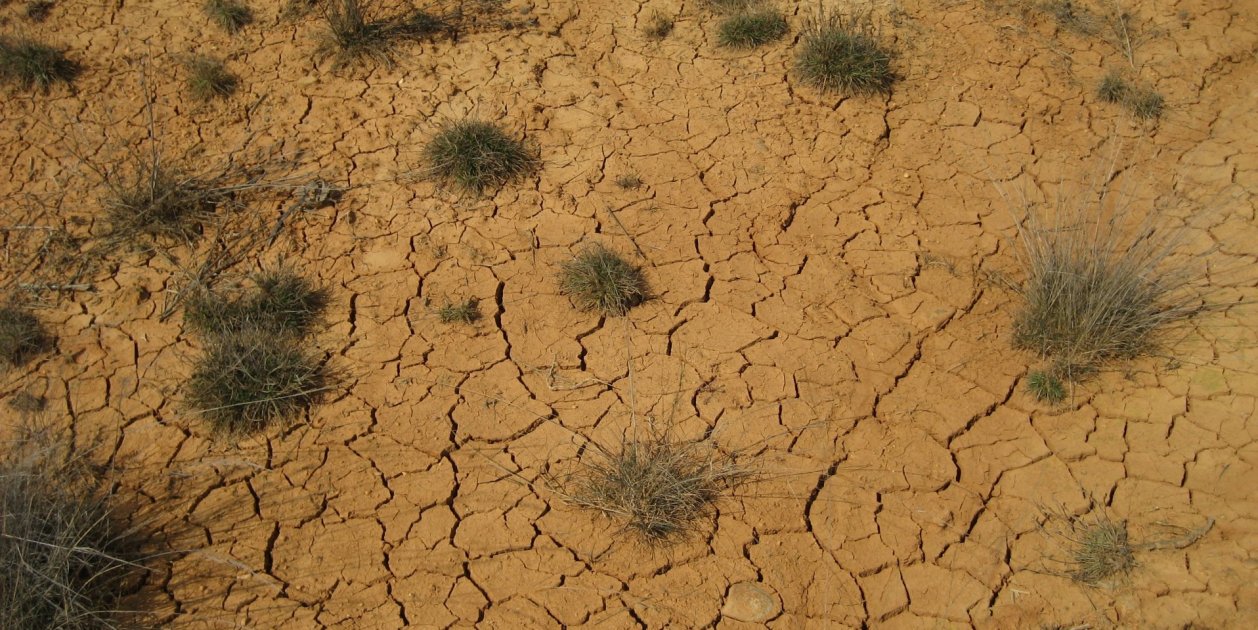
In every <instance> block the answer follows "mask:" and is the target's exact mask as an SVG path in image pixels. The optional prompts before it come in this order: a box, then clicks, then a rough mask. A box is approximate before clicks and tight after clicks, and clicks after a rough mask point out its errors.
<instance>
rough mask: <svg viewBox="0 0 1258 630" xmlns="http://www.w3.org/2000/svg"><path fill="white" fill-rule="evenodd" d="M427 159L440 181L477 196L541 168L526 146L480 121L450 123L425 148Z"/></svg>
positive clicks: (493, 126) (495, 127)
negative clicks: (538, 167)
mask: <svg viewBox="0 0 1258 630" xmlns="http://www.w3.org/2000/svg"><path fill="white" fill-rule="evenodd" d="M424 158H425V161H426V162H427V163H428V164H429V166H430V168H431V170H432V172H433V173H434V174H435V175H436V176H437V177H438V178H439V179H441V180H444V181H446V182H449V183H452V184H455V185H457V186H458V187H460V188H462V189H463V190H465V191H468V192H474V193H477V194H481V193H484V192H485V191H486V190H489V189H494V188H497V187H499V186H502V185H505V184H508V183H510V182H512V181H515V180H517V179H520V178H522V177H524V176H526V175H528V174H529V173H532V172H533V171H534V170H536V168H537V159H536V158H535V157H533V154H532V153H531V152H530V151H529V150H528V148H526V147H525V145H524V143H523V142H520V141H519V140H516V139H515V138H512V137H511V136H509V135H507V133H506V132H505V131H503V130H502V129H501V128H499V127H498V126H497V125H494V124H492V123H488V122H483V121H480V120H461V121H454V122H448V123H446V124H445V125H444V126H443V127H442V128H441V129H440V130H438V131H437V135H436V136H434V137H433V139H432V140H430V141H429V142H428V145H427V146H426V147H424Z"/></svg>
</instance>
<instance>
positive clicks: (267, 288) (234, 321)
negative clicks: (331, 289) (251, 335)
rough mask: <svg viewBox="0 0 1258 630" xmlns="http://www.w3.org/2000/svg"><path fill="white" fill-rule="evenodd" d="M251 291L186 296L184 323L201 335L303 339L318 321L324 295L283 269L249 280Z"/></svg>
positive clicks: (297, 276) (323, 303) (204, 292)
mask: <svg viewBox="0 0 1258 630" xmlns="http://www.w3.org/2000/svg"><path fill="white" fill-rule="evenodd" d="M253 281H254V284H255V289H254V290H253V291H252V292H250V293H248V294H245V295H240V296H235V297H227V296H224V295H221V294H217V293H213V292H211V291H208V290H202V291H200V292H197V293H194V294H192V295H190V296H189V298H188V299H187V301H186V303H185V306H184V321H185V322H187V324H188V325H189V326H190V327H191V328H193V329H194V330H196V331H197V332H200V333H201V334H204V335H224V334H230V333H233V332H239V331H243V330H261V331H263V332H266V333H269V334H271V335H277V336H286V337H303V336H305V335H306V334H308V333H309V332H310V329H311V327H312V326H313V325H314V324H315V323H316V322H317V321H318V320H319V317H320V316H321V315H322V314H323V311H324V309H325V308H326V307H327V303H328V292H327V291H326V290H325V289H323V288H321V287H317V286H315V285H314V283H312V282H311V281H310V280H308V279H306V278H305V277H303V276H301V275H299V274H298V273H297V272H296V271H294V270H292V269H290V268H287V267H283V266H281V267H278V268H276V269H272V270H268V271H264V272H262V273H260V274H258V275H257V276H255V277H254V278H253Z"/></svg>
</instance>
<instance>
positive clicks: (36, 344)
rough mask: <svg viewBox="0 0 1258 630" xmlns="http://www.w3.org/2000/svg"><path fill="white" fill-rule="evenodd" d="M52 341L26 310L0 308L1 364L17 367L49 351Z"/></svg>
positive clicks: (7, 307) (12, 305) (33, 316)
mask: <svg viewBox="0 0 1258 630" xmlns="http://www.w3.org/2000/svg"><path fill="white" fill-rule="evenodd" d="M51 344H52V339H51V338H50V337H49V336H48V334H47V333H46V332H44V327H43V325H42V324H40V323H39V319H38V318H36V317H35V315H34V314H33V313H31V312H30V311H29V310H27V309H26V308H23V307H21V306H17V305H14V304H8V305H3V306H0V363H4V364H7V365H10V366H17V365H22V364H23V363H26V362H27V361H28V360H30V359H31V358H32V357H34V356H35V355H37V354H40V353H42V352H44V351H46V350H48V348H49V346H51Z"/></svg>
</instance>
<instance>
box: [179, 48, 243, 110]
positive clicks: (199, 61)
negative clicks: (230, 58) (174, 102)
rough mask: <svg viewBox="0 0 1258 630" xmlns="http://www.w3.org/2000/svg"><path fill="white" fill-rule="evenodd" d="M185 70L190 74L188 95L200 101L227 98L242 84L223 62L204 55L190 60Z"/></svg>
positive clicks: (185, 63) (185, 65)
mask: <svg viewBox="0 0 1258 630" xmlns="http://www.w3.org/2000/svg"><path fill="white" fill-rule="evenodd" d="M184 69H185V70H187V72H188V93H189V94H190V95H192V98H194V99H196V100H198V101H202V102H207V101H211V100H214V99H216V98H227V97H228V96H231V95H232V92H235V91H236V86H237V85H238V84H239V83H240V80H239V79H238V78H236V75H234V74H232V73H231V72H230V71H228V70H227V65H226V64H224V63H223V62H222V61H221V60H218V59H214V58H211V57H206V56H204V55H197V56H194V57H191V58H189V59H188V60H187V61H185V62H184Z"/></svg>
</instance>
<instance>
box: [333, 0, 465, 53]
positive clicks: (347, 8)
mask: <svg viewBox="0 0 1258 630" xmlns="http://www.w3.org/2000/svg"><path fill="white" fill-rule="evenodd" d="M370 14H371V10H370V8H369V3H368V2H366V0H328V4H327V6H326V7H325V8H324V11H323V19H324V21H325V22H326V23H327V31H326V34H325V38H324V43H323V45H322V46H321V50H322V52H323V53H324V54H331V55H332V56H333V57H334V58H335V65H336V66H337V67H343V66H346V65H349V64H351V63H354V62H358V61H363V60H371V61H376V62H380V63H383V64H386V65H391V64H392V63H393V49H394V47H396V46H397V44H398V43H399V42H403V41H422V40H426V39H431V38H434V37H437V36H438V35H442V34H451V33H453V30H454V27H453V25H452V24H450V23H449V22H448V21H447V20H446V19H444V18H442V17H441V16H438V15H434V14H431V13H428V12H426V11H411V12H409V13H407V14H404V15H399V16H394V17H390V18H375V17H372V16H371V15H370Z"/></svg>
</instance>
